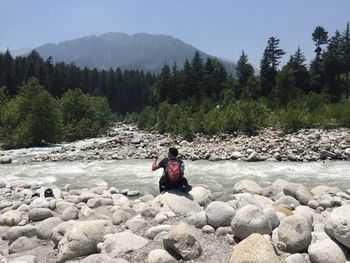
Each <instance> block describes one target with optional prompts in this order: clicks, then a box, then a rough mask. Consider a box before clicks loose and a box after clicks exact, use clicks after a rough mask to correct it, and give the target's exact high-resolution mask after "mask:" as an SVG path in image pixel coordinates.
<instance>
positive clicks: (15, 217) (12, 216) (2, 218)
mask: <svg viewBox="0 0 350 263" xmlns="http://www.w3.org/2000/svg"><path fill="white" fill-rule="evenodd" d="M21 221H22V213H21V212H19V211H16V210H11V211H7V212H5V213H3V214H2V215H0V226H3V225H5V226H16V225H18V223H19V222H21Z"/></svg>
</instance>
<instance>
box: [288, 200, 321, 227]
mask: <svg viewBox="0 0 350 263" xmlns="http://www.w3.org/2000/svg"><path fill="white" fill-rule="evenodd" d="M293 214H294V215H298V216H302V217H304V218H305V219H306V221H307V223H308V224H309V227H310V229H312V226H313V222H314V215H316V214H315V212H314V210H312V209H311V208H310V207H308V206H303V205H301V206H298V207H297V208H296V209H295V210H294V212H293Z"/></svg>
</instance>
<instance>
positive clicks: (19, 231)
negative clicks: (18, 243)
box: [4, 225, 37, 244]
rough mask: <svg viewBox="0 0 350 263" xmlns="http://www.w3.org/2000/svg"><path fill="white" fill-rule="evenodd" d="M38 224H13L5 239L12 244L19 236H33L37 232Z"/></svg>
mask: <svg viewBox="0 0 350 263" xmlns="http://www.w3.org/2000/svg"><path fill="white" fill-rule="evenodd" d="M36 229H37V227H36V226H31V225H27V226H13V227H11V228H10V229H9V230H8V231H7V233H6V236H5V237H4V239H6V240H9V242H10V244H11V243H12V242H13V241H15V240H16V239H17V238H19V237H28V238H29V237H33V236H35V234H36Z"/></svg>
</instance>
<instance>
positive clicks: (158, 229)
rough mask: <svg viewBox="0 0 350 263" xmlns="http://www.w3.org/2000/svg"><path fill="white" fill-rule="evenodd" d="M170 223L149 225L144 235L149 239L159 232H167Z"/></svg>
mask: <svg viewBox="0 0 350 263" xmlns="http://www.w3.org/2000/svg"><path fill="white" fill-rule="evenodd" d="M171 227H172V226H171V225H159V226H155V227H151V228H150V229H148V230H147V232H146V237H147V238H149V239H153V238H154V237H155V236H156V235H158V234H159V233H160V232H163V231H166V232H169V231H170V229H171Z"/></svg>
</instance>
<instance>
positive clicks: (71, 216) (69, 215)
mask: <svg viewBox="0 0 350 263" xmlns="http://www.w3.org/2000/svg"><path fill="white" fill-rule="evenodd" d="M78 215H79V210H78V208H76V206H74V205H71V206H69V207H67V208H66V209H65V210H64V211H63V213H62V215H61V219H62V220H63V221H69V220H76V219H77V218H78Z"/></svg>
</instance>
